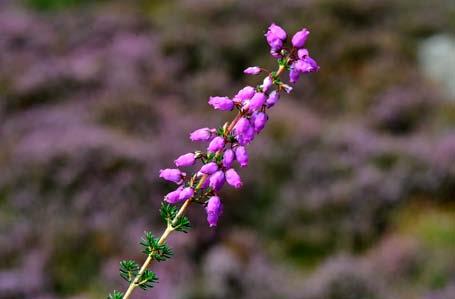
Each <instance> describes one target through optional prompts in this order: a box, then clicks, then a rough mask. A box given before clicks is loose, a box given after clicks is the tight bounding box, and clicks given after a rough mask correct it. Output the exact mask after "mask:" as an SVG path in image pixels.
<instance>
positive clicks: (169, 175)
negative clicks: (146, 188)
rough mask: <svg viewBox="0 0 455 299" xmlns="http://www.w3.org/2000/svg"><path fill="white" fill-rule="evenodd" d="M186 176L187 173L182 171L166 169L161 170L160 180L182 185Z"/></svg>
mask: <svg viewBox="0 0 455 299" xmlns="http://www.w3.org/2000/svg"><path fill="white" fill-rule="evenodd" d="M184 176H185V173H184V172H181V171H180V169H172V168H166V169H161V170H160V178H163V179H165V180H167V181H171V182H174V183H177V184H181V183H182V182H183V177H184Z"/></svg>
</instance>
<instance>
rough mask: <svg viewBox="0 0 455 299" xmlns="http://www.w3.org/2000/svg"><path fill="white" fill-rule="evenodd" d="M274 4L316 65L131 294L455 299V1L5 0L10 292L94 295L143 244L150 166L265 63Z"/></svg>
mask: <svg viewBox="0 0 455 299" xmlns="http://www.w3.org/2000/svg"><path fill="white" fill-rule="evenodd" d="M271 22H277V23H279V24H280V25H282V26H283V27H284V28H286V29H287V30H288V31H289V32H294V31H296V30H298V29H300V28H301V27H302V26H307V27H308V28H310V30H311V32H312V33H311V37H310V40H309V42H308V47H309V50H310V52H311V54H312V56H313V57H315V58H316V59H317V60H318V62H319V64H320V65H321V71H320V72H319V73H317V74H312V75H310V76H307V77H306V78H305V79H304V80H303V82H301V83H300V84H299V85H298V87H297V88H296V90H295V93H294V94H292V95H287V96H284V97H282V100H281V101H280V103H279V105H278V106H277V107H276V108H274V110H273V111H272V113H271V120H270V122H269V124H268V127H267V128H266V130H265V132H264V133H263V134H262V135H261V136H260V138H258V139H257V140H256V142H255V143H254V145H252V147H251V153H252V158H251V162H250V165H251V166H250V167H249V168H248V169H242V171H241V174H242V176H243V177H244V182H246V184H245V188H244V189H242V190H240V191H236V190H232V189H230V190H229V188H226V189H227V190H224V191H223V194H222V195H223V199H224V203H225V213H224V215H223V218H222V220H221V223H220V224H219V226H218V228H217V229H216V230H213V229H209V228H208V227H207V224H206V220H205V215H204V211H203V209H202V208H201V207H200V206H194V207H193V208H192V209H191V211H190V213H189V216H190V219H191V221H192V226H193V229H192V230H191V231H190V233H189V234H174V235H173V236H172V237H171V239H170V242H169V243H170V245H171V247H173V249H174V252H175V257H174V258H173V259H171V260H170V261H169V262H166V263H162V264H159V265H157V266H154V270H156V272H157V273H158V275H159V277H160V283H159V284H158V285H157V287H156V288H155V289H153V290H151V291H150V292H147V293H145V292H142V291H141V290H138V291H137V292H136V293H135V295H134V298H156V299H172V298H189V299H211V298H215V299H228V298H229V299H231V298H236V299H243V298H250V299H275V298H286V299H288V298H289V299H381V298H406V299H414V298H415V299H451V298H455V256H454V252H455V129H454V128H455V80H454V78H455V3H454V2H453V1H452V0H439V1H411V0H398V1H397V0H367V1H356V0H346V1H336V0H322V1H316V0H304V1H297V0H281V1H262V0H252V1H235V0H199V1H197V0H182V1H172V0H169V1H152V0H150V1H146V0H138V1H120V0H117V1H78V0H23V1H8V0H0V170H1V171H0V298H1V299H6V298H34V299H36V298H38V299H45V298H46V299H53V298H103V297H105V296H106V295H107V293H108V292H110V291H112V290H113V289H117V290H124V289H125V288H126V283H125V282H124V281H122V280H121V279H120V278H119V276H118V263H119V261H120V260H121V259H130V258H132V259H136V260H137V261H138V262H142V260H143V259H144V257H143V255H142V254H141V253H140V247H139V245H138V240H139V238H140V236H141V235H142V233H143V231H144V230H151V231H152V232H154V233H155V234H158V233H160V231H161V230H162V229H163V225H162V224H161V222H160V219H159V214H158V208H159V205H160V202H161V199H162V197H163V195H164V194H165V193H166V192H167V191H169V190H170V188H171V187H172V186H171V185H170V184H167V183H165V182H163V181H161V180H159V179H158V170H159V169H160V168H166V167H169V166H170V165H171V162H172V161H173V159H174V158H175V157H176V156H177V155H178V154H181V153H184V152H188V151H191V150H194V149H199V148H200V146H201V145H197V144H190V143H189V141H188V133H189V132H190V131H191V130H194V129H197V128H199V127H201V126H218V125H220V124H222V123H223V122H224V121H226V120H228V119H229V118H231V117H232V115H230V114H229V113H219V112H213V111H210V109H209V107H208V105H207V100H208V97H209V96H210V95H226V96H232V95H233V94H234V93H235V92H236V91H237V90H238V89H239V88H241V87H242V86H244V85H245V84H256V78H247V77H246V76H243V75H242V70H243V69H244V68H245V67H247V66H250V65H261V66H264V67H267V68H273V67H274V62H273V59H272V58H271V57H269V54H268V47H267V45H266V43H265V41H264V37H263V33H264V31H265V30H266V28H267V26H268V25H269V24H270V23H271Z"/></svg>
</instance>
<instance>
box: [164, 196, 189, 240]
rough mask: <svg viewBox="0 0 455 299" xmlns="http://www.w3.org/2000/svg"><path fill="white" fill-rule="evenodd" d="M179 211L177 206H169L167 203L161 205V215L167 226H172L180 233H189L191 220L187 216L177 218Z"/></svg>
mask: <svg viewBox="0 0 455 299" xmlns="http://www.w3.org/2000/svg"><path fill="white" fill-rule="evenodd" d="M177 213H178V210H177V208H176V207H175V206H172V205H169V204H167V203H162V204H161V210H160V215H161V218H162V219H163V221H164V222H165V223H166V224H167V225H171V226H172V227H173V228H174V229H175V230H176V231H179V232H184V233H186V232H188V230H189V229H190V227H191V225H190V220H189V219H188V217H186V216H180V217H179V218H177V219H176V218H175V217H176V216H177Z"/></svg>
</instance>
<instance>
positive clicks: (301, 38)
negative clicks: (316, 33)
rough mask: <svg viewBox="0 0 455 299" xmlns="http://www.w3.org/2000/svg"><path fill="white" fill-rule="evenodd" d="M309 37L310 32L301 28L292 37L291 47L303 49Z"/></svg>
mask: <svg viewBox="0 0 455 299" xmlns="http://www.w3.org/2000/svg"><path fill="white" fill-rule="evenodd" d="M309 35H310V31H308V30H307V29H306V28H303V29H302V30H300V31H298V32H297V33H296V34H294V36H293V37H292V45H293V46H294V47H296V48H301V47H303V45H304V44H305V42H306V40H307V39H308V36H309Z"/></svg>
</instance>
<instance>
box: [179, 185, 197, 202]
mask: <svg viewBox="0 0 455 299" xmlns="http://www.w3.org/2000/svg"><path fill="white" fill-rule="evenodd" d="M193 194H194V190H193V188H191V187H186V188H183V189H182V191H180V194H179V201H184V200H187V199H189V198H191V197H193Z"/></svg>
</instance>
